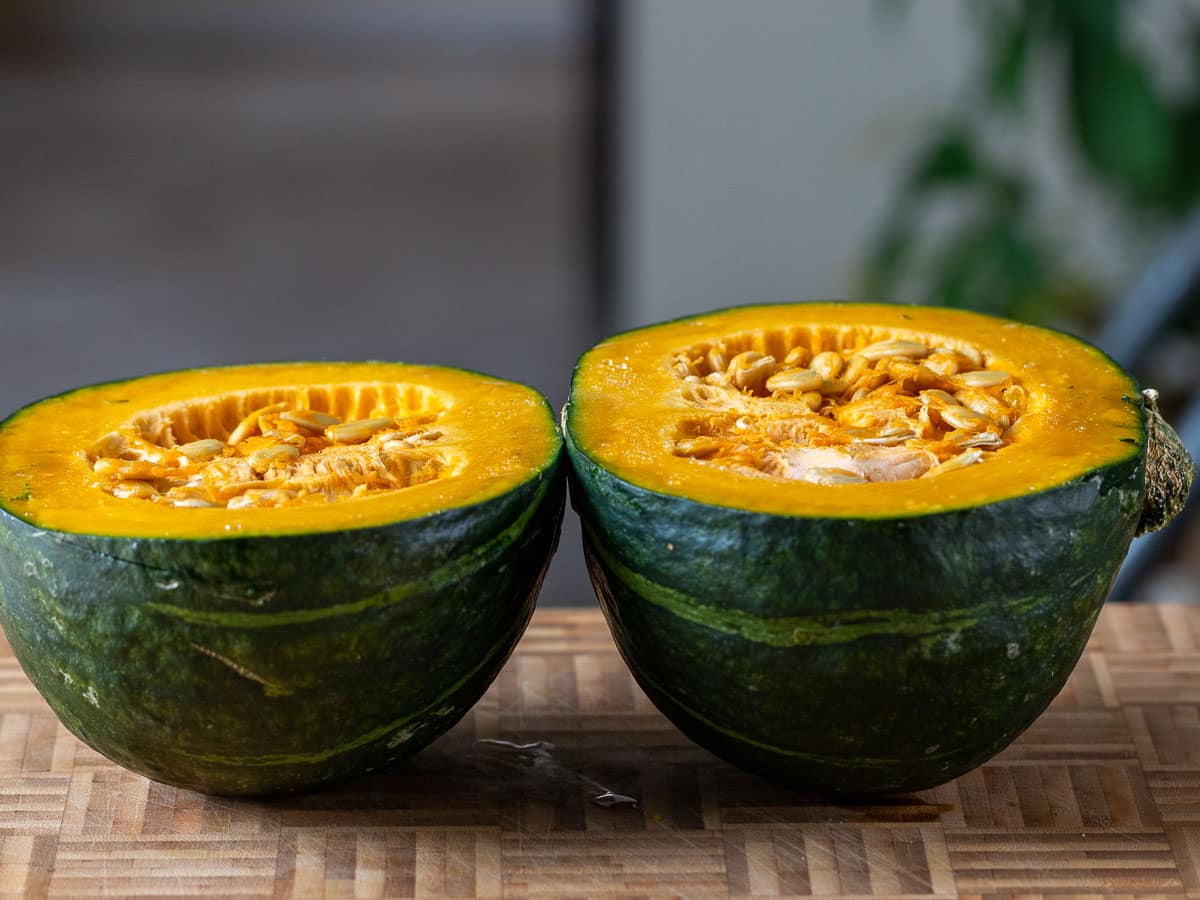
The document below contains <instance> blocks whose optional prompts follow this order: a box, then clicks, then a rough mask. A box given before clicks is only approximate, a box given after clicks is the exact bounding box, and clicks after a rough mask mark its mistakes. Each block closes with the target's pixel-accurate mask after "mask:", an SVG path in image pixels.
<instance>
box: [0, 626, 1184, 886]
mask: <svg viewBox="0 0 1200 900" xmlns="http://www.w3.org/2000/svg"><path fill="white" fill-rule="evenodd" d="M505 742H507V743H505ZM512 745H516V746H512ZM605 790H609V791H613V792H617V793H621V794H627V795H630V796H631V797H634V798H636V799H637V800H638V806H637V807H636V808H635V807H632V806H629V805H622V804H618V805H616V806H609V807H605V806H602V805H599V804H597V803H596V802H594V798H595V797H597V796H598V795H600V794H602V793H603V792H604V791H605ZM0 891H2V892H4V893H5V894H8V895H11V894H27V895H32V896H43V895H47V894H49V895H51V896H80V897H95V896H101V895H105V894H108V895H115V896H125V895H132V894H138V895H167V896H178V895H195V894H209V895H216V896H222V897H240V896H245V897H252V896H254V897H257V896H270V895H275V896H294V897H385V896H387V897H409V896H414V895H423V896H445V895H449V896H466V897H472V896H478V897H485V896H501V895H506V896H534V895H541V896H555V897H562V896H568V895H594V896H615V895H646V896H652V895H653V896H675V895H684V896H689V897H691V896H714V895H715V896H720V895H724V894H737V895H748V894H753V895H759V896H771V895H780V894H785V895H787V894H790V895H805V894H826V895H830V894H842V895H857V896H868V895H869V896H876V897H881V896H886V897H927V896H953V895H955V894H967V895H981V894H990V895H995V894H1004V895H1010V894H1024V895H1037V894H1044V893H1045V894H1051V893H1055V894H1062V893H1101V892H1121V893H1129V894H1133V893H1139V894H1144V893H1154V894H1174V895H1180V896H1183V895H1185V894H1186V895H1190V896H1193V897H1200V610H1194V609H1190V608H1185V607H1110V608H1108V609H1106V610H1105V612H1104V615H1103V616H1102V617H1101V619H1100V623H1099V626H1098V627H1097V630H1096V634H1095V637H1094V638H1093V640H1092V642H1091V644H1090V646H1089V649H1088V652H1087V655H1086V656H1085V657H1084V659H1083V661H1082V662H1081V663H1080V665H1079V667H1078V668H1077V669H1076V671H1075V674H1074V676H1073V677H1072V678H1071V681H1070V683H1069V684H1068V685H1067V687H1066V688H1065V689H1064V691H1063V692H1062V694H1061V695H1060V696H1059V698H1058V699H1057V701H1055V704H1054V706H1053V707H1052V708H1051V709H1050V710H1049V711H1048V712H1047V713H1046V714H1045V715H1043V716H1042V718H1041V719H1040V720H1039V721H1038V722H1037V723H1036V724H1035V725H1034V726H1033V728H1031V729H1030V730H1029V732H1028V733H1026V734H1025V735H1024V736H1023V737H1022V738H1021V740H1020V741H1018V742H1017V743H1016V744H1015V745H1014V746H1013V747H1011V748H1010V749H1009V750H1007V751H1006V752H1005V753H1003V754H1002V755H1001V756H1000V757H999V758H997V759H996V760H994V761H993V762H991V763H989V764H988V765H986V766H984V767H983V768H982V769H979V770H977V771H975V772H972V773H971V774H969V775H967V776H965V777H963V778H961V779H959V780H958V781H957V782H954V783H952V784H949V785H946V786H944V787H942V788H939V789H936V790H932V791H926V792H923V793H921V794H919V795H913V796H911V797H905V798H894V799H889V800H881V801H878V802H874V803H863V804H837V803H830V802H828V801H823V800H821V799H820V798H817V797H814V796H810V795H807V794H803V793H799V792H795V791H789V790H786V789H783V788H780V787H777V786H774V785H770V784H767V783H765V782H763V781H761V780H759V779H757V778H754V777H752V776H749V775H746V774H743V773H741V772H739V771H737V770H736V769H733V768H731V767H729V766H727V765H724V764H722V763H720V762H719V761H718V760H716V759H715V758H714V757H712V756H710V755H709V754H707V753H706V752H704V751H703V750H700V749H699V748H698V747H696V746H695V745H694V744H692V743H690V742H689V741H688V740H687V739H686V738H684V737H683V736H682V735H680V734H679V733H678V732H677V731H676V730H675V729H674V728H673V727H672V726H671V725H670V724H668V723H667V722H666V720H664V719H663V718H662V717H661V716H660V715H659V714H658V713H657V712H656V711H655V709H654V708H653V707H652V706H651V705H650V704H649V702H647V700H646V698H645V697H644V696H643V695H642V693H641V692H640V691H639V690H638V689H637V688H636V687H635V686H634V685H633V682H632V680H631V679H630V677H629V675H628V673H627V672H626V670H625V668H624V666H623V665H622V663H621V661H620V659H619V658H618V656H617V654H616V651H615V650H614V648H613V645H612V643H611V641H610V640H609V637H608V632H607V630H606V628H605V626H604V623H603V621H602V619H601V618H600V616H599V614H598V613H597V612H595V611H591V610H587V611H584V610H570V611H567V610H547V611H542V612H539V613H538V614H537V616H536V617H535V619H534V621H533V625H532V626H531V627H530V629H529V632H528V633H527V634H526V636H525V638H524V640H523V641H522V643H521V645H520V648H519V649H518V652H517V654H516V656H515V657H514V659H513V660H512V661H510V663H509V665H508V667H507V668H506V669H505V670H504V672H503V673H502V675H501V676H500V678H499V679H498V681H497V683H496V684H495V685H494V686H493V688H492V690H491V691H490V693H489V694H488V695H487V697H486V698H485V699H484V700H483V701H482V702H481V703H480V704H479V705H478V706H477V707H476V709H475V710H474V712H473V713H472V714H471V715H470V716H469V717H468V718H467V719H466V720H465V721H463V722H462V723H461V724H460V725H459V726H458V727H456V728H455V729H454V730H453V731H452V732H451V733H450V734H448V735H447V736H445V737H444V738H443V739H442V740H440V741H438V742H437V743H436V744H435V745H434V746H433V747H431V748H430V749H428V750H426V751H425V752H424V753H421V754H419V755H418V756H417V757H415V758H414V759H413V760H412V761H411V762H409V763H408V764H406V765H402V766H400V767H399V768H397V769H395V770H394V771H392V772H389V773H386V774H380V775H377V776H375V777H372V778H368V779H365V780H362V781H358V782H355V783H353V784H349V785H345V786H343V787H341V788H339V789H336V790H331V791H328V792H325V793H321V794H316V795H313V796H308V797H301V798H294V799H288V800H270V801H253V802H252V801H234V800H228V799H221V798H211V797H205V796H203V795H200V794H195V793H191V792H189V791H182V790H177V789H175V788H169V787H164V786H162V785H159V784H154V783H152V782H149V781H147V780H146V779H144V778H141V777H139V776H137V775H132V774H130V773H128V772H125V771H124V770H122V769H119V768H117V767H116V766H114V765H112V764H111V763H109V762H108V761H107V760H105V759H104V758H103V757H101V756H99V755H97V754H96V753H94V752H92V751H91V750H89V749H87V748H86V747H84V746H83V745H81V744H80V743H79V742H78V741H76V740H75V739H74V738H73V737H71V736H70V735H69V734H68V733H67V731H66V730H65V729H64V728H63V727H62V726H61V725H59V724H58V721H57V720H56V719H55V718H54V716H53V714H51V712H50V711H49V709H48V708H47V707H46V706H45V704H44V703H43V702H42V700H41V699H40V698H39V697H38V695H37V693H36V692H35V691H34V690H33V688H32V687H31V686H30V685H29V683H28V681H26V679H25V677H24V676H23V675H22V673H21V670H20V668H19V667H18V666H17V664H16V662H15V661H14V660H13V659H12V656H11V654H10V653H8V651H7V649H6V648H3V652H2V653H0Z"/></svg>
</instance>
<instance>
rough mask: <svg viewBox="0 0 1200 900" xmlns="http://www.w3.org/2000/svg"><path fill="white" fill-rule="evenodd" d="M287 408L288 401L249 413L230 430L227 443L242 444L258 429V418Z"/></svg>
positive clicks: (230, 444) (231, 444) (232, 444)
mask: <svg viewBox="0 0 1200 900" xmlns="http://www.w3.org/2000/svg"><path fill="white" fill-rule="evenodd" d="M285 409H287V404H286V403H272V404H271V405H269V406H264V407H261V408H259V409H256V410H254V412H252V413H249V414H247V415H246V416H245V417H243V418H242V420H241V421H240V422H238V423H237V427H236V428H234V429H233V431H231V432H229V437H227V438H226V439H225V443H226V444H228V445H229V446H230V447H232V446H234V445H235V444H240V443H241V442H242V441H244V440H245V439H246V438H248V437H250V435H252V434H254V432H256V431H257V430H258V420H259V419H260V418H262V417H263V416H269V415H271V414H272V413H277V412H283V411H284V410H285Z"/></svg>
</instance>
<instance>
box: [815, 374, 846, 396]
mask: <svg viewBox="0 0 1200 900" xmlns="http://www.w3.org/2000/svg"><path fill="white" fill-rule="evenodd" d="M848 387H849V385H848V384H846V381H845V379H842V378H828V379H826V380H825V381H822V382H821V386H820V387H819V388H817V390H818V391H820V392H821V393H822V394H823V395H825V396H826V397H836V396H838V395H839V394H844V393H845V392H846V388H848Z"/></svg>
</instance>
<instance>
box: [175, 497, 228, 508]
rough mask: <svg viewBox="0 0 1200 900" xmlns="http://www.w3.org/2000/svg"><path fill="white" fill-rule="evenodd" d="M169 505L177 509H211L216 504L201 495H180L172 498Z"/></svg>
mask: <svg viewBox="0 0 1200 900" xmlns="http://www.w3.org/2000/svg"><path fill="white" fill-rule="evenodd" d="M171 505H172V506H175V507H178V508H179V509H213V508H216V507H217V505H218V504H216V503H213V502H212V501H210V500H205V499H203V498H201V497H180V498H178V499H174V500H172V501H171Z"/></svg>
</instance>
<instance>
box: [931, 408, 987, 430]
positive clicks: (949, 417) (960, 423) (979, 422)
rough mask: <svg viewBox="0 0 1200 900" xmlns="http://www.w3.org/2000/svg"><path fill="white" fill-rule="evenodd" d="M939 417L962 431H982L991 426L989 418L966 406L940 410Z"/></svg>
mask: <svg viewBox="0 0 1200 900" xmlns="http://www.w3.org/2000/svg"><path fill="white" fill-rule="evenodd" d="M938 415H940V416H941V417H942V421H943V422H945V423H946V424H947V425H949V426H950V427H951V428H954V429H958V430H962V431H982V430H983V429H984V428H986V427H987V426H988V425H989V424H991V420H990V419H988V417H987V416H982V415H980V414H979V413H977V412H975V410H973V409H967V408H966V407H965V406H947V407H944V408H941V409H939V410H938Z"/></svg>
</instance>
